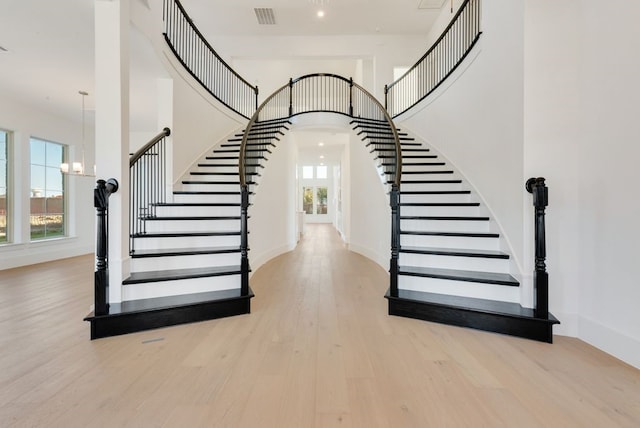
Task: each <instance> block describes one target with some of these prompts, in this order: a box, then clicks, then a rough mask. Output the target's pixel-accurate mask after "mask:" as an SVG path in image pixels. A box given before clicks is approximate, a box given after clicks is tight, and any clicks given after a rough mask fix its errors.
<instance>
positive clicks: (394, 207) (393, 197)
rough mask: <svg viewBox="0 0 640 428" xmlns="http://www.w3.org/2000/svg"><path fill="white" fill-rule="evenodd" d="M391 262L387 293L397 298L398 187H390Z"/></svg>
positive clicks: (398, 244)
mask: <svg viewBox="0 0 640 428" xmlns="http://www.w3.org/2000/svg"><path fill="white" fill-rule="evenodd" d="M389 198H390V202H391V261H390V262H389V279H390V286H389V292H390V294H391V297H398V258H399V256H400V191H399V190H398V185H397V184H393V185H392V186H391V192H389Z"/></svg>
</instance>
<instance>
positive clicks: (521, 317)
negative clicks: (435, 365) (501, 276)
mask: <svg viewBox="0 0 640 428" xmlns="http://www.w3.org/2000/svg"><path fill="white" fill-rule="evenodd" d="M398 294H399V295H398V297H392V296H391V295H390V293H389V291H388V290H387V294H386V295H385V298H386V299H387V300H388V301H389V315H396V316H400V317H405V318H415V319H419V320H423V321H432V322H437V323H441V324H448V325H455V326H459V327H468V328H475V329H477V330H484V331H491V332H494V333H501V334H507V335H509V336H517V337H523V338H525V339H531V340H537V341H539V342H547V343H553V331H552V329H553V325H554V324H560V322H559V321H558V320H557V319H556V318H555V317H554V316H553V315H551V314H549V317H548V318H546V319H541V318H535V316H534V311H533V309H528V308H523V307H522V306H520V305H519V304H517V303H508V302H496V301H492V300H484V299H475V298H470V297H457V296H445V295H441V294H434V293H425V292H420V291H409V290H399V293H398Z"/></svg>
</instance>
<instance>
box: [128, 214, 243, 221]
mask: <svg viewBox="0 0 640 428" xmlns="http://www.w3.org/2000/svg"><path fill="white" fill-rule="evenodd" d="M140 219H142V220H145V221H156V220H158V221H180V220H240V216H229V215H219V216H218V215H216V216H166V217H165V216H162V217H160V216H153V217H144V216H143V217H140Z"/></svg>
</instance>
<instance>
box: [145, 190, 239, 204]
mask: <svg viewBox="0 0 640 428" xmlns="http://www.w3.org/2000/svg"><path fill="white" fill-rule="evenodd" d="M239 193H240V192H238V193H237V194H239ZM151 205H154V206H156V207H239V206H240V203H239V202H211V203H209V202H185V203H180V202H164V203H157V204H151Z"/></svg>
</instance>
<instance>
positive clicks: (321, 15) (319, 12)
mask: <svg viewBox="0 0 640 428" xmlns="http://www.w3.org/2000/svg"><path fill="white" fill-rule="evenodd" d="M316 15H317V16H318V18H324V10H319V11H318V13H316Z"/></svg>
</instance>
